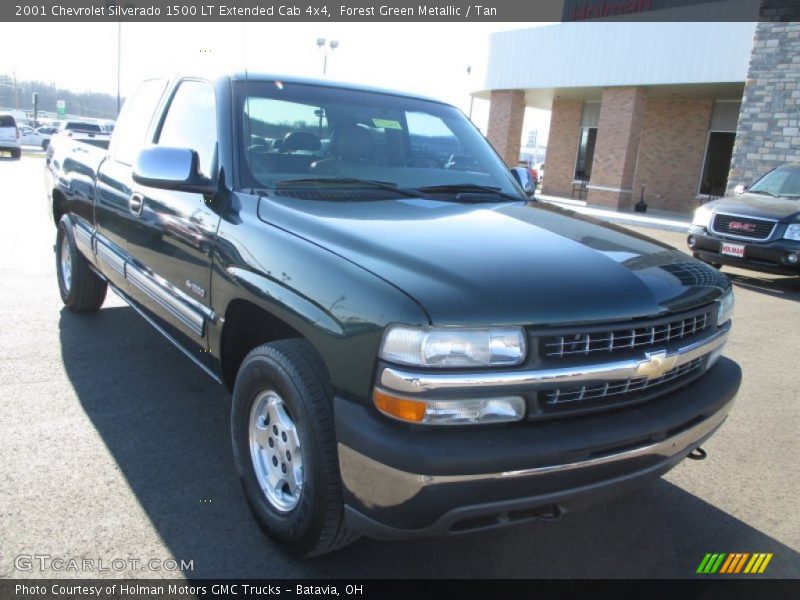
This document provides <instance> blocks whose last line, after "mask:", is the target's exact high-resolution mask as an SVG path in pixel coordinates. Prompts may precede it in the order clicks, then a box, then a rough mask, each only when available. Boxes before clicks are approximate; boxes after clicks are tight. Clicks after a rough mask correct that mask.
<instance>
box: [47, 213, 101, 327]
mask: <svg viewBox="0 0 800 600" xmlns="http://www.w3.org/2000/svg"><path fill="white" fill-rule="evenodd" d="M56 273H57V276H58V290H59V292H60V293H61V300H62V302H64V305H65V306H66V307H67V308H68V309H70V310H71V311H73V312H94V311H96V310H98V309H99V308H100V307H101V306H102V305H103V301H104V300H105V299H106V292H107V291H108V285H107V284H106V282H105V281H104V280H103V279H101V278H100V276H99V275H97V273H95V272H94V271H92V270H91V269H90V268H89V265H88V263H87V262H86V259H85V258H84V257H83V255H81V253H80V252H79V251H78V248H77V247H76V246H75V238H74V237H73V235H72V226H71V225H70V222H69V218H68V217H67V216H66V215H65V216H63V217H61V221H59V223H58V233H57V235H56Z"/></svg>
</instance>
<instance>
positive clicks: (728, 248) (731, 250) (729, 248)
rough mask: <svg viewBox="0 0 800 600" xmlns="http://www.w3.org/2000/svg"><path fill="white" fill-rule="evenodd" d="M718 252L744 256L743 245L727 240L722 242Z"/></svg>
mask: <svg viewBox="0 0 800 600" xmlns="http://www.w3.org/2000/svg"><path fill="white" fill-rule="evenodd" d="M720 252H721V253H722V254H727V255H728V256H738V257H739V258H744V245H743V244H729V243H728V242H724V243H723V244H722V248H721V249H720Z"/></svg>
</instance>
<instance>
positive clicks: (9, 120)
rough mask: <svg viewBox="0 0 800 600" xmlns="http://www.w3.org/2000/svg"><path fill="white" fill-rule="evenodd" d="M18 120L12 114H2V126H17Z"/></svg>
mask: <svg viewBox="0 0 800 600" xmlns="http://www.w3.org/2000/svg"><path fill="white" fill-rule="evenodd" d="M16 126H17V122H16V121H15V120H14V117H12V116H11V115H0V127H16Z"/></svg>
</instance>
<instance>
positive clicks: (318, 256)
mask: <svg viewBox="0 0 800 600" xmlns="http://www.w3.org/2000/svg"><path fill="white" fill-rule="evenodd" d="M236 196H237V197H236V198H235V199H234V200H235V201H234V202H233V203H232V205H233V206H236V207H237V212H236V215H235V218H232V217H231V216H230V215H228V216H226V217H223V219H222V220H221V222H220V227H219V231H218V233H217V244H216V250H215V256H214V261H213V267H212V276H211V298H212V305H213V308H214V311H215V312H216V313H217V314H218V315H220V318H219V319H218V320H217V322H216V323H213V324H211V325H210V327H209V339H208V342H209V352H210V354H211V358H212V363H213V364H214V367H215V369H216V370H217V371H218V372H219V373H222V369H221V364H222V351H221V340H222V333H223V330H224V327H225V318H224V317H225V316H227V314H228V308H229V307H230V306H231V303H233V302H236V301H246V302H249V303H251V304H253V305H255V306H257V307H258V308H260V309H262V310H263V311H265V312H267V313H268V314H270V315H272V316H273V317H275V318H276V319H278V320H280V321H282V322H283V323H285V324H286V325H288V326H289V327H291V328H293V329H294V330H296V331H297V332H299V333H300V334H301V335H302V336H303V337H305V338H306V339H307V340H308V341H309V342H310V343H311V344H312V345H313V346H314V347H315V348H316V350H317V351H318V352H319V353H320V355H321V356H322V359H323V361H324V362H325V364H326V366H327V367H328V371H329V373H330V374H331V376H332V377H333V385H334V387H335V388H336V389H337V391H339V392H343V393H346V394H348V395H351V396H355V397H358V398H368V396H369V389H370V385H371V383H372V377H373V373H374V368H375V361H376V359H377V355H378V348H379V345H380V342H381V336H382V334H383V330H384V329H385V327H386V325H388V324H389V323H393V322H404V323H411V324H420V325H428V324H430V320H429V319H428V317H427V315H426V314H425V312H424V311H423V309H422V308H421V307H420V306H419V305H418V304H417V303H416V302H415V301H414V300H413V299H411V298H410V297H409V296H407V295H406V294H405V293H403V292H402V291H400V290H399V289H397V288H396V287H394V286H393V285H391V284H389V283H388V282H386V281H384V280H383V279H381V278H379V277H377V276H376V275H374V274H372V273H370V272H369V271H367V270H365V269H364V268H362V267H361V266H359V265H356V264H354V263H352V262H350V261H348V260H346V259H344V258H342V257H340V256H338V255H336V254H334V253H332V252H330V251H329V250H327V249H325V248H321V247H319V246H317V245H315V244H313V243H311V242H308V241H307V240H304V239H302V238H300V237H298V236H297V235H295V234H293V233H291V232H288V231H285V230H283V229H280V228H278V227H275V226H273V225H270V224H268V223H265V222H264V221H262V220H260V219H259V218H258V215H257V214H256V207H257V204H258V199H257V197H255V196H250V195H246V194H236ZM245 248H246V249H247V251H243V250H240V249H245Z"/></svg>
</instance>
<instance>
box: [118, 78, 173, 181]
mask: <svg viewBox="0 0 800 600" xmlns="http://www.w3.org/2000/svg"><path fill="white" fill-rule="evenodd" d="M165 87H166V81H164V80H163V79H151V80H149V81H145V82H143V83H142V84H141V85H140V86H139V89H138V90H136V92H135V93H134V95H133V97H132V98H129V99H128V100H126V101H125V104H124V106H123V107H122V112H121V113H120V115H119V121H118V122H117V126H116V129H115V131H114V136H113V138H112V140H111V156H112V157H113V158H114V160H116V161H117V162H121V163H123V164H126V165H132V164H133V162H134V160H136V155H137V154H138V153H139V150H140V149H141V148H142V145H143V144H144V139H145V136H146V135H147V132H148V130H149V129H150V122H151V120H152V119H153V115H154V113H155V111H156V107H157V106H158V102H159V100H161V95H162V94H163V93H164V88H165Z"/></svg>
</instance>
